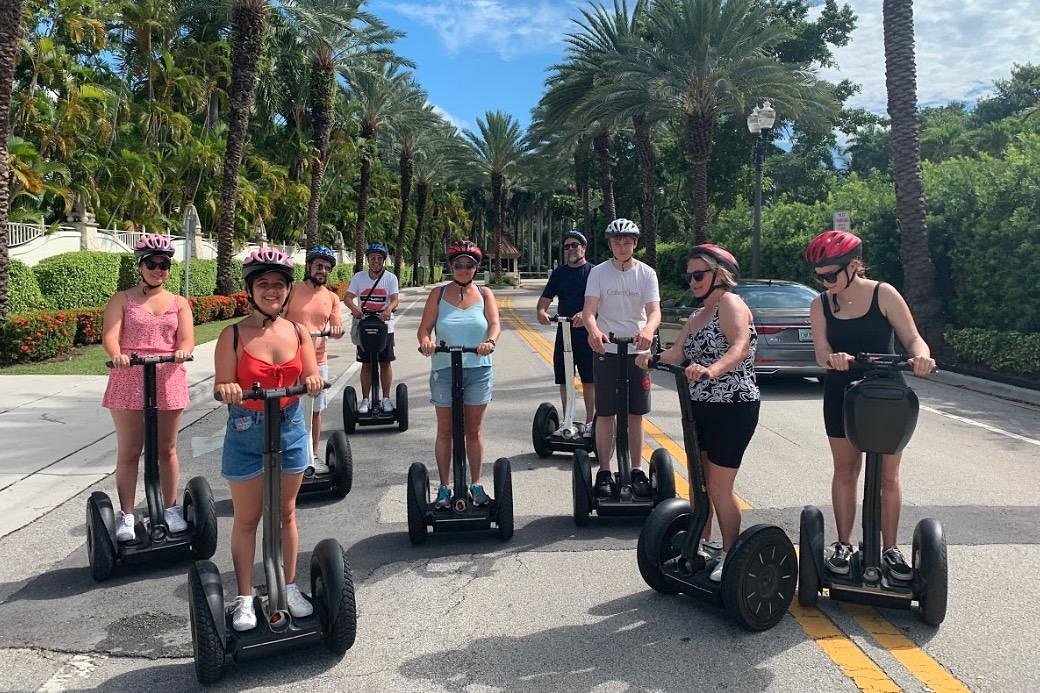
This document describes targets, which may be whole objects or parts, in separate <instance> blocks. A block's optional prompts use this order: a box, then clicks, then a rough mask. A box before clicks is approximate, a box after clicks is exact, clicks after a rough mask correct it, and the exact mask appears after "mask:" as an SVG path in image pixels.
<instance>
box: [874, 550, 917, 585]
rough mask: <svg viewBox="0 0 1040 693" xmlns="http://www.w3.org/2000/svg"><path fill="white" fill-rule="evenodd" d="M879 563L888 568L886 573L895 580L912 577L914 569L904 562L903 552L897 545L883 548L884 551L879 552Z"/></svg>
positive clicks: (911, 578) (910, 578)
mask: <svg viewBox="0 0 1040 693" xmlns="http://www.w3.org/2000/svg"><path fill="white" fill-rule="evenodd" d="M881 565H882V566H884V568H885V569H886V570H888V574H889V575H891V576H892V577H894V578H895V579H896V580H913V579H914V571H913V570H911V569H910V566H908V565H907V564H906V559H905V558H903V552H902V551H900V550H899V547H898V546H893V547H892V548H890V549H885V552H884V553H882V554H881Z"/></svg>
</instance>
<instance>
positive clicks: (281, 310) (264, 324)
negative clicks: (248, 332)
mask: <svg viewBox="0 0 1040 693" xmlns="http://www.w3.org/2000/svg"><path fill="white" fill-rule="evenodd" d="M246 296H248V297H249V305H251V306H253V308H254V309H255V310H256V312H257V313H260V315H263V316H264V319H263V322H261V323H260V327H267V326H268V325H269V324H271V323H273V322H274V321H275V320H277V319H278V318H279V317H280V316H281V315H282V313H284V312H285V307H286V306H287V305H289V297H288V296H286V297H285V300H284V301H282V307H281V308H279V309H278V312H276V313H275V314H274V315H271V314H270V313H268V312H266V311H265V310H264V309H263V308H261V307H260V306H258V305H256V301H254V300H253V289H252V287H250V289H249V291H247V292H246Z"/></svg>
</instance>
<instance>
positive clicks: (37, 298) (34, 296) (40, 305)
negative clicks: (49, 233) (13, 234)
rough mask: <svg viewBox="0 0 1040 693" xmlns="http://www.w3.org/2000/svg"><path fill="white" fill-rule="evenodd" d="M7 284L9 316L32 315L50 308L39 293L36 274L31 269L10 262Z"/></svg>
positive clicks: (16, 262) (19, 263) (12, 261)
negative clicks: (9, 306)
mask: <svg viewBox="0 0 1040 693" xmlns="http://www.w3.org/2000/svg"><path fill="white" fill-rule="evenodd" d="M8 282H9V283H8V291H9V295H10V296H11V315H21V314H23V313H32V312H35V311H38V310H47V309H48V308H51V307H52V306H51V304H50V302H49V301H48V300H47V299H46V297H44V295H43V292H41V291H40V284H39V282H37V281H36V274H35V273H34V272H33V271H32V268H31V267H28V266H27V265H24V264H23V263H21V262H19V261H18V260H11V274H10V278H9V279H8Z"/></svg>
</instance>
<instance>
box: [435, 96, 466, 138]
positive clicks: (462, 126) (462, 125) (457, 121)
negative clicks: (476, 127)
mask: <svg viewBox="0 0 1040 693" xmlns="http://www.w3.org/2000/svg"><path fill="white" fill-rule="evenodd" d="M430 106H431V107H432V108H433V112H434V113H436V114H437V115H439V116H440V117H441V118H444V119H445V120H446V121H448V122H449V123H451V124H452V125H454V126H455V127H457V128H458V129H459V131H460V132H461V131H462V130H472V129H473V125H472V124H471V123H469V122H467V121H465V120H463V119H462V118H458V117H456V116H454V115H452V114H451V113H448V112H447V111H446V110H444V109H443V108H441V107H440V106H438V105H437V104H435V103H433V102H430Z"/></svg>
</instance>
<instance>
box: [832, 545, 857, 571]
mask: <svg viewBox="0 0 1040 693" xmlns="http://www.w3.org/2000/svg"><path fill="white" fill-rule="evenodd" d="M851 564H852V544H844V543H842V542H840V541H836V542H834V543H833V544H831V557H830V558H828V559H827V570H829V571H831V572H832V573H835V574H837V575H848V574H849V566H850V565H851Z"/></svg>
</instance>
